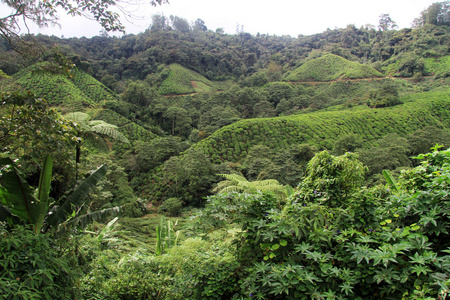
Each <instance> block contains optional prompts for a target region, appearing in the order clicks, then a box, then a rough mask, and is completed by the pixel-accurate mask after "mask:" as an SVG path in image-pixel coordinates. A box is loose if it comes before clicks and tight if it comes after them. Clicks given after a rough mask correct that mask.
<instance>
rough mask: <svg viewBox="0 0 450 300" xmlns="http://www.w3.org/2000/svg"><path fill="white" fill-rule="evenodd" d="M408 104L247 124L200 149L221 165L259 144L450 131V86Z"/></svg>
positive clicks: (326, 143)
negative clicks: (426, 129) (428, 129)
mask: <svg viewBox="0 0 450 300" xmlns="http://www.w3.org/2000/svg"><path fill="white" fill-rule="evenodd" d="M403 101H405V102H406V101H408V102H407V103H405V104H403V105H398V106H395V107H389V108H379V109H360V110H343V111H329V112H315V113H309V114H302V115H294V116H287V117H277V118H266V119H249V120H241V121H239V122H236V123H234V124H232V125H229V126H226V127H223V128H221V129H220V130H218V131H216V132H215V133H214V134H213V135H211V136H209V137H208V138H206V139H204V140H202V141H200V142H199V143H197V144H196V145H195V146H194V147H195V148H197V149H201V150H203V151H204V152H205V153H206V154H207V155H208V156H209V157H210V158H211V159H212V161H213V162H215V163H220V162H223V161H230V162H236V161H239V160H240V159H241V158H243V157H245V156H246V154H247V153H248V150H249V149H250V148H251V147H252V146H254V145H259V144H261V145H265V146H268V147H269V148H272V149H282V148H287V147H288V146H289V145H292V144H301V143H308V144H310V145H314V146H317V147H318V148H319V149H332V146H333V143H334V142H335V141H336V140H337V139H338V138H339V137H340V136H342V135H345V134H358V135H360V136H361V137H362V138H363V140H364V141H365V143H366V146H370V145H372V144H373V143H374V141H376V140H377V139H379V138H380V137H382V136H384V135H386V134H388V133H397V134H399V135H400V136H406V135H407V134H410V133H412V132H414V131H416V130H417V129H420V128H423V127H425V126H436V127H439V128H442V127H445V128H449V127H450V88H445V89H443V90H441V91H435V92H426V93H419V94H414V95H411V96H409V97H408V98H404V99H403Z"/></svg>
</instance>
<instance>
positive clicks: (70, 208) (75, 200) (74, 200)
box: [47, 165, 108, 228]
mask: <svg viewBox="0 0 450 300" xmlns="http://www.w3.org/2000/svg"><path fill="white" fill-rule="evenodd" d="M107 170H108V168H107V166H106V165H102V166H101V167H100V168H98V169H97V170H96V171H95V172H94V173H92V174H91V175H90V176H89V177H88V178H87V179H86V180H85V181H83V182H82V183H81V184H80V185H79V186H78V187H77V188H76V189H75V191H73V193H72V194H70V195H69V197H67V200H66V201H65V202H64V203H63V204H62V205H61V207H59V208H58V209H57V211H56V212H55V213H54V214H51V215H50V216H49V217H48V221H47V222H48V224H49V225H50V226H53V227H55V228H56V227H57V226H58V225H59V224H61V223H63V222H65V221H67V220H68V218H69V217H70V216H71V215H72V214H73V213H74V212H75V209H74V207H80V206H81V205H82V204H84V202H85V201H84V198H85V197H86V196H87V195H88V194H89V192H90V191H91V190H92V189H93V188H94V187H95V185H96V184H97V183H98V182H99V181H100V180H101V179H102V178H103V177H104V176H105V175H106V172H107Z"/></svg>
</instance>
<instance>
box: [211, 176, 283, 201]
mask: <svg viewBox="0 0 450 300" xmlns="http://www.w3.org/2000/svg"><path fill="white" fill-rule="evenodd" d="M218 175H219V176H221V177H224V178H225V180H223V181H221V182H219V183H218V184H217V186H216V187H215V188H214V189H213V190H212V191H213V193H218V194H222V193H229V192H241V193H252V192H257V191H262V192H272V193H274V194H276V195H278V196H279V197H280V198H286V196H287V188H286V187H285V186H282V185H281V184H280V183H279V182H278V181H277V180H275V179H265V180H255V181H248V180H247V179H246V178H245V177H244V176H242V175H238V174H218Z"/></svg>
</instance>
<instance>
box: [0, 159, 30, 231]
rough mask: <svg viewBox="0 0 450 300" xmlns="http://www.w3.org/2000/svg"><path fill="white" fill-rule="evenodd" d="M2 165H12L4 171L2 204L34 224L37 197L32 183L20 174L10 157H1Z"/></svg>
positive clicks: (0, 163) (12, 212)
mask: <svg viewBox="0 0 450 300" xmlns="http://www.w3.org/2000/svg"><path fill="white" fill-rule="evenodd" d="M0 165H3V166H5V165H10V166H11V167H10V170H8V171H4V173H3V175H2V180H3V182H2V185H3V188H4V189H2V192H1V196H0V198H1V199H2V200H1V202H2V204H3V205H4V206H6V207H7V208H8V210H9V211H10V212H11V214H13V215H15V216H18V217H19V218H21V219H23V220H24V221H26V222H28V223H29V224H34V219H35V218H34V217H33V212H34V204H35V203H37V199H36V198H35V197H34V195H33V191H32V189H31V187H30V185H29V184H28V182H26V180H25V179H24V178H23V177H22V176H21V175H20V172H19V170H17V168H16V167H15V164H14V162H13V161H12V160H11V159H10V158H7V157H3V158H0Z"/></svg>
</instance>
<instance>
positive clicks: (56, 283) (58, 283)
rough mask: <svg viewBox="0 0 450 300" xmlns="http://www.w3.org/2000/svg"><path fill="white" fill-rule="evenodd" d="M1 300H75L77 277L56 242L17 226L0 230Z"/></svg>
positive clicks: (46, 236)
mask: <svg viewBox="0 0 450 300" xmlns="http://www.w3.org/2000/svg"><path fill="white" fill-rule="evenodd" d="M0 236H1V237H2V238H1V239H0V295H2V299H14V300H16V299H17V300H21V299H73V298H74V294H73V290H72V286H73V279H74V276H73V274H72V273H71V271H70V269H69V266H68V264H67V261H66V259H65V257H62V255H61V252H60V251H59V248H58V247H57V245H56V244H55V242H54V241H53V240H52V239H51V238H50V237H49V236H48V235H44V234H35V233H34V232H33V231H32V230H30V229H29V228H26V227H22V226H18V227H15V228H13V229H12V230H11V231H9V232H8V231H6V230H4V229H2V228H0Z"/></svg>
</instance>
